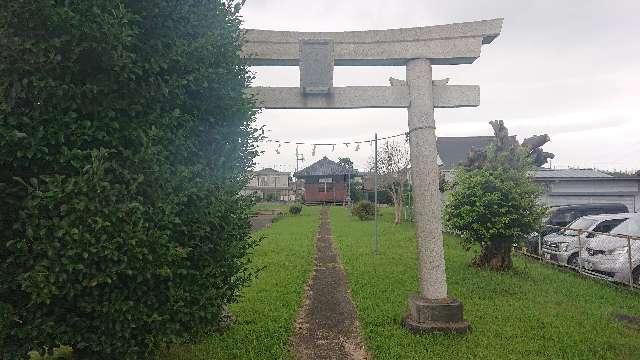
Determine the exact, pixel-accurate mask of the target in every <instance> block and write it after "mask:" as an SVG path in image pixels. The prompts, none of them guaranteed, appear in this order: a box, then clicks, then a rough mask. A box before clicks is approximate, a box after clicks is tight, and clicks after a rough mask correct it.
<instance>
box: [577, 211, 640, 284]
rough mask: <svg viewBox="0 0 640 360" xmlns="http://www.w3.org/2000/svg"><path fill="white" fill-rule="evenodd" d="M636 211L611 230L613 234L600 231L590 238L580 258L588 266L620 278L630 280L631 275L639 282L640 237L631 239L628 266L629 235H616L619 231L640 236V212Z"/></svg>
mask: <svg viewBox="0 0 640 360" xmlns="http://www.w3.org/2000/svg"><path fill="white" fill-rule="evenodd" d="M633 215H634V216H633V217H631V218H629V220H627V221H625V222H623V223H622V224H620V225H618V226H617V227H616V228H615V229H613V230H611V232H610V234H611V235H599V236H596V237H594V238H592V239H589V240H588V242H587V245H586V247H585V250H584V251H582V252H581V255H580V260H579V261H580V262H581V264H582V266H583V267H584V269H585V270H588V271H591V272H594V273H597V274H599V275H603V276H605V277H609V278H612V279H614V280H616V281H621V282H629V278H630V275H632V276H633V282H634V283H635V284H640V240H634V239H632V240H631V241H630V243H631V266H629V247H628V242H627V239H626V238H624V237H617V236H613V235H614V234H618V235H630V236H634V237H640V214H633Z"/></svg>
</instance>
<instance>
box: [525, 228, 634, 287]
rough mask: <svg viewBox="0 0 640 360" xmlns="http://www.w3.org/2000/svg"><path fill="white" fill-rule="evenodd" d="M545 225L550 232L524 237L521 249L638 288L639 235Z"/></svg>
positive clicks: (601, 277)
mask: <svg viewBox="0 0 640 360" xmlns="http://www.w3.org/2000/svg"><path fill="white" fill-rule="evenodd" d="M546 228H547V232H549V231H552V232H551V233H549V234H547V235H544V236H543V234H537V235H535V236H534V237H531V238H529V239H527V241H525V246H524V247H523V248H521V249H520V250H521V253H524V254H526V255H528V256H531V257H535V258H537V259H539V260H541V261H543V262H548V263H552V264H554V265H558V266H562V267H566V268H569V269H573V270H575V271H577V272H579V273H581V274H584V275H587V276H590V277H594V278H598V279H602V280H606V281H610V282H616V283H622V284H625V285H627V286H629V287H631V288H633V289H640V237H638V236H631V235H621V234H613V233H602V232H595V231H587V230H581V229H572V228H569V227H560V226H551V225H548V226H546ZM553 231H555V232H553Z"/></svg>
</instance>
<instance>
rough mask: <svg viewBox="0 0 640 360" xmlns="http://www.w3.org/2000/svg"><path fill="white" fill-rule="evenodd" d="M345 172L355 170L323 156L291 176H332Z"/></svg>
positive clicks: (344, 173)
mask: <svg viewBox="0 0 640 360" xmlns="http://www.w3.org/2000/svg"><path fill="white" fill-rule="evenodd" d="M346 174H355V171H354V170H353V169H349V168H347V167H345V166H342V165H339V164H338V163H337V162H335V161H333V160H330V159H329V158H328V157H326V156H325V157H323V158H322V159H320V160H318V161H316V162H314V163H313V164H311V165H309V166H307V167H306V168H304V169H302V170H300V171H298V172H296V173H294V174H293V176H295V177H297V178H299V177H305V176H332V175H346Z"/></svg>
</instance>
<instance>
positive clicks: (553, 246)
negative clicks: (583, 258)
mask: <svg viewBox="0 0 640 360" xmlns="http://www.w3.org/2000/svg"><path fill="white" fill-rule="evenodd" d="M631 216H634V214H630V213H622V214H602V215H587V216H583V217H581V218H578V219H576V220H574V221H573V222H572V223H570V224H569V225H567V227H566V228H564V229H562V230H560V231H559V232H557V233H553V234H549V235H547V236H545V237H544V240H543V242H542V256H543V257H544V258H545V259H547V260H551V261H555V262H557V263H560V264H564V265H569V266H576V267H577V266H578V257H579V255H580V254H579V253H580V251H579V250H580V247H582V248H584V247H585V246H586V243H587V239H590V238H593V237H595V236H596V235H597V234H595V233H583V234H582V235H581V237H580V239H579V238H578V234H579V233H580V231H579V230H585V231H594V232H598V233H608V232H610V231H611V230H613V229H614V228H615V227H616V226H618V225H620V224H621V223H623V222H624V221H627V220H628V219H629V217H631Z"/></svg>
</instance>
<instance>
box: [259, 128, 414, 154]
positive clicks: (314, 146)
mask: <svg viewBox="0 0 640 360" xmlns="http://www.w3.org/2000/svg"><path fill="white" fill-rule="evenodd" d="M409 133H410V132H409V131H405V132H402V133H399V134H395V135H389V136H383V137H379V138H378V141H383V140H389V139H394V138H397V137H400V136H405V137H406V136H409ZM262 142H264V143H272V144H277V146H276V148H275V152H276V154H278V155H280V150H281V148H282V145H284V144H286V145H296V146H299V145H309V146H311V147H312V148H311V156H316V149H317V148H318V146H331V151H332V152H333V151H335V150H336V146H341V145H344V147H345V148H347V149H348V148H349V145H354V146H355V148H354V151H358V150H360V145H361V144H369V145H370V146H371V145H373V143H374V142H375V139H367V140H359V141H346V142H345V141H343V142H335V143H314V142H301V141H286V140H275V139H266V140H263V141H262Z"/></svg>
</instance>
